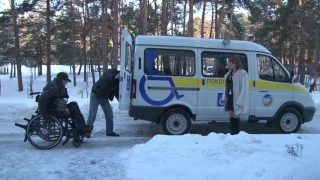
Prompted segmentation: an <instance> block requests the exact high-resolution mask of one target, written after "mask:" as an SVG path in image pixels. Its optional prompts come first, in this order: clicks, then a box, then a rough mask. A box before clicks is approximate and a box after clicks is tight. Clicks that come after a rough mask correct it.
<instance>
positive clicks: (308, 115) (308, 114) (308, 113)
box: [303, 107, 316, 122]
mask: <svg viewBox="0 0 320 180" xmlns="http://www.w3.org/2000/svg"><path fill="white" fill-rule="evenodd" d="M315 113H316V108H315V107H304V109H303V115H304V118H303V119H304V121H303V122H310V121H312V119H313V116H314V114H315Z"/></svg>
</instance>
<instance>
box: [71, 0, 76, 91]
mask: <svg viewBox="0 0 320 180" xmlns="http://www.w3.org/2000/svg"><path fill="white" fill-rule="evenodd" d="M70 3H71V38H72V40H71V41H72V73H73V86H76V85H77V81H76V78H77V76H76V50H75V47H76V44H75V27H74V14H73V13H74V12H73V0H71V1H70Z"/></svg>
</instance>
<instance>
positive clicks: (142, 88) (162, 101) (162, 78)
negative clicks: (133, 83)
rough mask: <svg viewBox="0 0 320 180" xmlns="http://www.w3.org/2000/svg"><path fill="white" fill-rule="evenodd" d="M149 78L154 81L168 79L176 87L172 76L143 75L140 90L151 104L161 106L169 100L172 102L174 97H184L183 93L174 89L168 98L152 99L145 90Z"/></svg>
mask: <svg viewBox="0 0 320 180" xmlns="http://www.w3.org/2000/svg"><path fill="white" fill-rule="evenodd" d="M147 80H153V81H168V82H169V83H170V86H171V87H176V86H175V84H174V82H173V80H172V78H171V77H159V76H158V77H155V76H147V78H146V77H145V76H142V78H141V80H140V83H139V91H140V94H141V96H142V98H143V99H144V100H145V101H146V102H147V103H149V104H151V105H155V106H161V105H165V104H167V103H168V102H170V101H171V100H172V99H173V98H174V97H176V98H177V99H180V98H182V97H184V95H183V94H179V93H178V91H177V90H172V91H171V92H170V94H169V96H168V97H167V98H165V99H164V100H161V101H155V100H153V99H151V98H150V97H149V96H148V95H147V93H146V90H145V87H144V86H145V83H146V81H147Z"/></svg>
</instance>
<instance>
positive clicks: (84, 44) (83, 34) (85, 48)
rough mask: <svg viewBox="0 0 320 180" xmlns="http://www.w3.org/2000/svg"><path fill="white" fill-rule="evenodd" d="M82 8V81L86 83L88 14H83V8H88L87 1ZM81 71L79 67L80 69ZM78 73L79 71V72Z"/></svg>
mask: <svg viewBox="0 0 320 180" xmlns="http://www.w3.org/2000/svg"><path fill="white" fill-rule="evenodd" d="M82 6H83V11H82V14H83V29H82V42H83V49H82V50H83V51H82V57H83V63H84V69H83V80H84V81H85V82H86V81H87V40H86V38H87V28H86V27H87V22H88V20H89V17H88V16H89V14H88V13H86V12H85V8H87V7H88V1H87V0H85V2H84V3H82ZM80 69H81V67H80ZM79 72H80V70H79Z"/></svg>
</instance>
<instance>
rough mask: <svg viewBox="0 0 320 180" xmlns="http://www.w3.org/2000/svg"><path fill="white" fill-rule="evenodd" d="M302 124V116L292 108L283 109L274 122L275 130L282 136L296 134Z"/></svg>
mask: <svg viewBox="0 0 320 180" xmlns="http://www.w3.org/2000/svg"><path fill="white" fill-rule="evenodd" d="M301 124H302V116H301V114H300V112H299V111H297V110H296V109H294V108H287V109H285V110H284V111H283V112H282V113H281V115H280V117H279V118H278V120H277V122H276V127H277V130H278V131H279V132H281V133H284V134H290V133H296V132H297V131H298V130H299V129H300V127H301Z"/></svg>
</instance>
